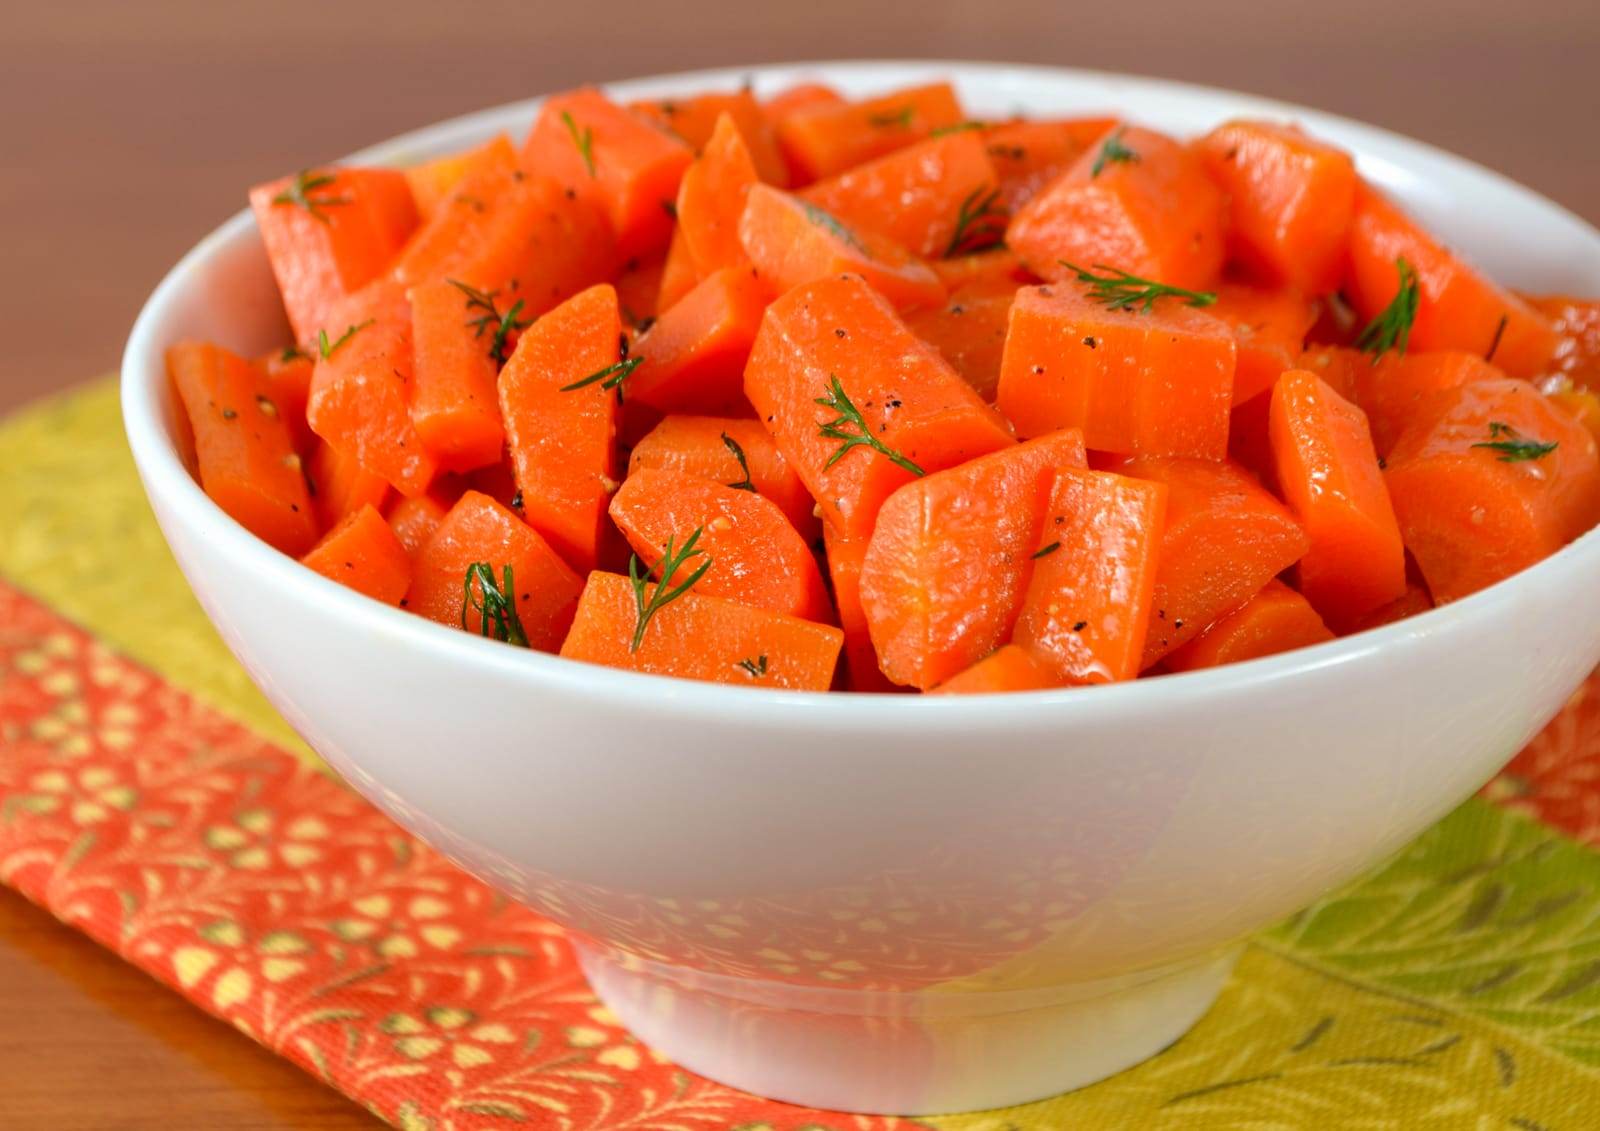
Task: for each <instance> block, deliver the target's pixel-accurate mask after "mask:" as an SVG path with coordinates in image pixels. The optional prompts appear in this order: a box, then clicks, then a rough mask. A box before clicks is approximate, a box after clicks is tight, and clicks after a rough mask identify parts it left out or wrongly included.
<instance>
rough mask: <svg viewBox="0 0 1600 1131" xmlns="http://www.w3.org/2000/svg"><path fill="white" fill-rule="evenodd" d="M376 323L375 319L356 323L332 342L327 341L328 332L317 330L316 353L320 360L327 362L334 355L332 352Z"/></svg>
mask: <svg viewBox="0 0 1600 1131" xmlns="http://www.w3.org/2000/svg"><path fill="white" fill-rule="evenodd" d="M376 321H377V319H375V318H368V319H367V320H366V321H365V322H358V323H356V324H355V325H354V326H349V327H346V329H345V332H344V333H342V334H340V335H339V337H338V338H337V339H336V340H335V341H333V342H329V341H328V331H326V330H318V331H317V352H318V353H320V354H321V355H322V360H324V361H326V360H328V358H330V357H332V356H333V355H334V351H336V350H337V349H338V348H339V347H340V346H342V345H344V344H345V343H346V342H348V341H349V340H350V339H351V338H353V337H355V336H356V335H357V334H358V333H360V332H361V331H362V330H365V329H366V328H367V327H368V326H370V325H372V324H373V323H374V322H376Z"/></svg>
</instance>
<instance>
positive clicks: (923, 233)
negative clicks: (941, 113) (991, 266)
mask: <svg viewBox="0 0 1600 1131" xmlns="http://www.w3.org/2000/svg"><path fill="white" fill-rule="evenodd" d="M998 180H999V178H998V175H997V174H996V173H995V170H994V165H993V164H991V163H990V161H989V155H988V153H987V152H986V151H985V149H984V145H983V141H982V140H981V139H980V138H979V137H978V135H977V134H976V133H974V132H972V131H969V130H963V131H961V132H959V133H950V134H944V135H942V136H940V137H931V138H929V139H928V140H926V141H921V142H918V143H916V144H915V145H908V146H906V147H905V148H904V149H897V150H895V151H894V152H893V153H890V154H888V155H887V156H884V157H879V158H877V159H876V160H873V161H868V162H866V163H865V164H861V165H857V166H855V167H854V168H851V169H848V170H846V171H845V172H842V173H839V174H837V175H836V176H833V177H829V178H828V179H827V180H823V181H818V182H817V183H816V184H814V185H812V186H811V187H810V188H807V189H805V190H804V191H803V192H802V193H801V194H800V196H801V197H802V199H805V200H808V201H810V202H811V203H812V204H815V205H816V206H817V207H819V208H821V209H823V210H824V211H826V212H829V213H831V214H832V215H834V216H837V217H838V218H839V219H840V220H842V221H844V223H845V224H847V225H849V226H851V227H854V228H858V229H864V230H866V231H869V232H875V233H877V234H878V235H880V236H885V237H887V238H888V239H891V240H893V241H894V242H895V243H897V244H899V245H900V246H901V247H903V248H905V249H907V250H908V251H911V252H914V253H916V254H917V255H921V256H924V257H927V258H933V257H943V256H946V255H957V254H961V253H963V252H967V253H970V252H974V251H981V250H983V249H985V248H988V247H993V246H994V245H995V244H998V243H999V242H1000V240H1001V238H1002V237H1003V236H1004V235H1005V228H1006V213H1005V211H1004V210H1003V208H1002V206H1001V205H1000V203H999V199H1000V197H999V189H998V187H997V185H998Z"/></svg>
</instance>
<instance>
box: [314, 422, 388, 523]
mask: <svg viewBox="0 0 1600 1131" xmlns="http://www.w3.org/2000/svg"><path fill="white" fill-rule="evenodd" d="M306 482H307V484H309V488H310V491H311V509H312V512H313V513H314V514H315V515H316V516H317V529H318V530H320V531H328V530H332V529H333V528H334V527H335V526H338V525H339V524H340V523H341V522H343V521H344V520H345V519H346V518H347V517H348V516H350V515H352V514H354V513H355V512H356V511H358V510H360V509H361V508H362V507H364V506H369V505H370V506H373V507H377V508H380V509H381V508H382V507H383V504H384V500H386V499H387V498H388V497H389V490H390V488H389V482H388V480H386V479H384V477H383V476H381V475H379V474H377V473H376V472H372V471H368V470H367V469H366V468H364V467H362V466H361V464H360V463H358V462H356V459H355V457H354V456H349V455H343V454H341V453H340V452H338V451H337V450H335V449H334V447H333V446H332V445H331V444H329V443H328V442H327V441H326V440H318V441H317V443H316V446H315V447H313V448H312V449H311V457H310V460H309V461H308V462H307V464H306Z"/></svg>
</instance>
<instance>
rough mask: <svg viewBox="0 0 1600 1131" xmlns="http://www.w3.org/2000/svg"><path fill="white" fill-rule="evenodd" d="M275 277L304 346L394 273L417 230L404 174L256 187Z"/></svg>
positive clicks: (322, 175)
mask: <svg viewBox="0 0 1600 1131" xmlns="http://www.w3.org/2000/svg"><path fill="white" fill-rule="evenodd" d="M250 208H251V210H252V211H253V212H254V213H255V216H256V226H257V227H259V228H260V229H261V242H262V243H264V244H265V245H266V248H267V258H268V260H270V261H271V263H272V273H273V275H274V276H276V278H277V280H278V291H279V293H280V294H282V295H283V306H284V310H285V311H286V312H287V313H288V315H289V325H290V326H291V327H292V328H293V329H294V336H295V339H296V340H297V341H301V342H304V341H309V340H310V339H311V338H312V336H314V335H315V334H316V332H317V330H318V329H319V328H320V327H322V326H323V325H324V324H325V320H326V319H327V317H328V316H329V314H330V313H331V312H332V310H333V308H334V307H335V306H336V305H338V303H339V302H340V300H342V299H344V298H345V297H346V296H348V295H351V294H354V293H355V292H356V291H358V290H360V289H361V288H362V287H364V286H365V285H366V284H368V283H370V282H371V281H372V280H373V279H376V278H377V277H378V276H379V275H381V274H383V272H384V271H385V270H386V269H387V268H388V266H389V264H390V262H391V261H393V259H394V257H395V255H396V253H397V252H399V250H400V246H401V245H402V244H403V243H404V242H405V240H406V237H407V236H409V235H410V234H411V230H412V229H413V228H415V227H416V225H417V211H416V205H415V204H414V203H413V202H412V200H411V189H410V187H409V186H408V185H407V184H406V177H405V174H404V173H401V172H397V171H395V170H392V169H307V170H305V171H304V172H301V173H298V174H296V175H295V176H293V177H283V178H280V179H279V180H276V181H271V182H269V183H268V184H264V185H257V186H256V187H255V188H253V189H251V190H250Z"/></svg>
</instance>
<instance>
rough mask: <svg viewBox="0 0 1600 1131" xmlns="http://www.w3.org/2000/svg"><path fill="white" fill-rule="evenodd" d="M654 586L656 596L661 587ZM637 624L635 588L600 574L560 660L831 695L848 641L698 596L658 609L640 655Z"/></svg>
mask: <svg viewBox="0 0 1600 1131" xmlns="http://www.w3.org/2000/svg"><path fill="white" fill-rule="evenodd" d="M649 584H650V588H651V590H652V591H653V589H654V584H655V583H654V582H650V583H649ZM638 623H639V611H638V605H637V603H636V601H635V599H634V591H633V585H632V583H631V582H630V581H629V580H628V578H626V577H623V576H621V575H619V574H615V573H603V572H601V571H599V570H596V571H595V572H594V573H591V574H590V575H589V582H588V584H587V585H585V586H584V588H583V597H582V599H581V600H580V601H579V602H578V615H577V618H576V619H575V620H574V621H573V625H572V631H571V632H570V633H569V634H568V635H567V639H566V642H565V643H564V644H562V646H561V654H562V655H563V656H565V657H566V658H567V659H569V660H587V661H588V662H589V663H591V664H604V665H606V666H607V667H612V668H624V669H627V670H629V671H637V672H651V673H653V674H656V675H671V676H677V677H678V678H680V679H698V680H703V681H705V682H707V683H732V684H738V685H740V686H749V687H765V688H771V687H777V688H785V689H788V690H793V691H826V690H828V687H829V686H830V685H831V684H832V683H833V669H834V667H835V666H836V665H837V664H838V662H839V645H840V642H841V639H842V637H843V633H841V632H840V631H839V630H838V629H837V628H834V627H833V626H832V625H826V624H817V623H815V622H814V621H808V620H801V619H800V618H799V617H791V616H786V615H784V614H783V613H778V612H773V611H772V610H771V609H763V608H759V607H757V606H755V605H746V604H741V603H740V602H738V601H728V600H724V599H723V598H721V597H703V596H700V595H699V594H696V593H685V594H684V595H683V596H681V597H678V598H676V599H674V600H673V601H671V602H669V603H668V604H666V605H663V606H661V607H660V608H658V609H657V611H656V612H655V613H654V614H653V615H652V616H651V617H650V620H649V621H648V623H647V624H646V626H645V632H644V636H643V638H642V639H640V641H639V646H638V647H637V648H634V647H633V642H634V634H635V632H636V631H637V629H638Z"/></svg>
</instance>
